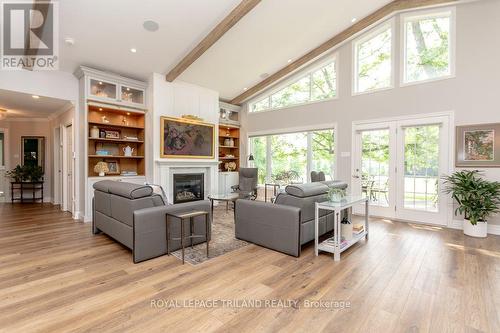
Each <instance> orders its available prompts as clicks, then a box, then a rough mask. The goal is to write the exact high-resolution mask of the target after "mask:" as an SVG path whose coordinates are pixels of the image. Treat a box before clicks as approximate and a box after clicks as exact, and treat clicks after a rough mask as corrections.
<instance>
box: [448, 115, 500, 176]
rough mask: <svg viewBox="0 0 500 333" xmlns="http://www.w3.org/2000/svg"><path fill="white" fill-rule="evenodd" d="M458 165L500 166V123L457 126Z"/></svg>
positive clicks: (456, 160)
mask: <svg viewBox="0 0 500 333" xmlns="http://www.w3.org/2000/svg"><path fill="white" fill-rule="evenodd" d="M456 140H457V141H456V152H455V154H456V156H455V166H457V167H483V168H488V167H490V168H493V167H500V123H492V124H478V125H465V126H457V128H456Z"/></svg>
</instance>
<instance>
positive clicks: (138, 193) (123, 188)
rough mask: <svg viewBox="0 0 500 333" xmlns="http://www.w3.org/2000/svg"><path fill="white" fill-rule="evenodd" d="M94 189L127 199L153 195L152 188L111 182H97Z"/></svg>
mask: <svg viewBox="0 0 500 333" xmlns="http://www.w3.org/2000/svg"><path fill="white" fill-rule="evenodd" d="M94 189H96V190H99V191H102V192H107V193H111V194H114V195H118V196H120V197H124V198H128V199H139V198H144V197H148V196H151V195H152V194H153V188H152V187H151V186H148V185H139V184H132V183H127V182H117V181H112V180H103V181H99V182H97V183H95V184H94Z"/></svg>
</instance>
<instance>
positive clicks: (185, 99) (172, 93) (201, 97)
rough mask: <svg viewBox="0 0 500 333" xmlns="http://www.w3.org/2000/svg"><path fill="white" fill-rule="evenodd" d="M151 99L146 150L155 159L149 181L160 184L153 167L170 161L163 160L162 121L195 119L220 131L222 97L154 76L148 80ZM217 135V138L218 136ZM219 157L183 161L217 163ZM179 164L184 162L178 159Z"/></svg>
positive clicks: (151, 160)
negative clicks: (168, 117) (168, 118)
mask: <svg viewBox="0 0 500 333" xmlns="http://www.w3.org/2000/svg"><path fill="white" fill-rule="evenodd" d="M148 95H149V96H148V101H149V106H148V110H149V111H148V113H147V115H146V127H147V128H148V131H147V137H146V141H147V144H146V147H147V148H146V149H147V155H148V156H153V158H148V159H147V161H146V169H147V171H146V174H147V175H148V178H150V179H148V181H152V182H155V181H157V180H158V170H157V168H154V163H155V162H156V161H166V160H167V159H164V158H160V137H161V133H160V117H161V116H170V117H181V116H182V115H188V114H189V115H195V116H198V117H200V118H202V119H203V120H204V121H205V122H208V123H213V124H216V127H217V125H218V123H219V93H218V92H216V91H214V90H210V89H207V88H203V87H200V86H197V85H194V84H190V83H185V82H180V81H175V82H167V81H166V80H165V76H164V75H162V74H158V73H154V74H152V75H151V77H150V79H149V85H148ZM215 135H216V137H217V135H218V134H217V132H216V134H215ZM151 143H152V144H151ZM216 148H217V146H216ZM217 156H218V155H217V149H216V151H215V158H214V159H211V160H207V159H201V160H197V159H186V160H184V161H186V162H196V161H200V162H201V161H203V162H207V161H209V162H210V161H211V162H214V161H217ZM176 161H177V162H180V161H183V160H182V159H176ZM151 177H153V179H151Z"/></svg>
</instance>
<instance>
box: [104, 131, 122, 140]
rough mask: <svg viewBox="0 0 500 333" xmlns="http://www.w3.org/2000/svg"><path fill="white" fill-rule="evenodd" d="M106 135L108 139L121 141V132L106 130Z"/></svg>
mask: <svg viewBox="0 0 500 333" xmlns="http://www.w3.org/2000/svg"><path fill="white" fill-rule="evenodd" d="M104 132H105V133H106V139H119V138H120V131H111V130H105V131H104Z"/></svg>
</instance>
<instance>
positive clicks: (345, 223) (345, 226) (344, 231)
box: [340, 218, 352, 241]
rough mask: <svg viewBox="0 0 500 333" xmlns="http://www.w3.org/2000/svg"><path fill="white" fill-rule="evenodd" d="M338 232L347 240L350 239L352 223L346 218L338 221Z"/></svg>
mask: <svg viewBox="0 0 500 333" xmlns="http://www.w3.org/2000/svg"><path fill="white" fill-rule="evenodd" d="M340 234H341V236H342V238H343V239H345V240H347V241H350V240H351V239H352V223H351V222H350V221H349V220H347V219H346V218H344V219H343V220H342V221H341V222H340Z"/></svg>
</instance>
